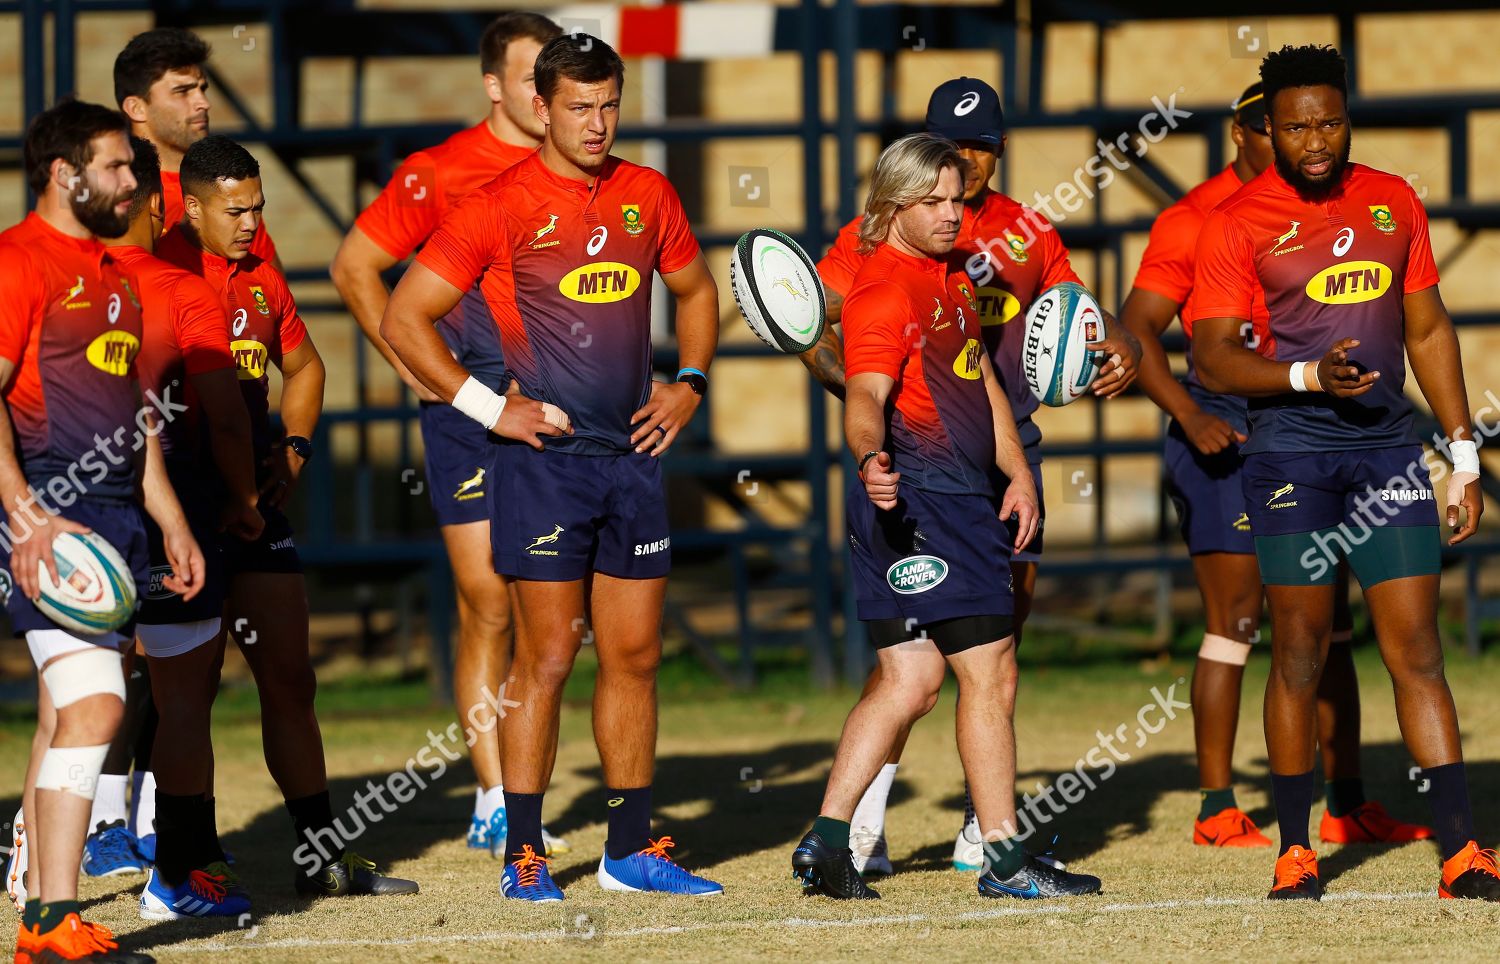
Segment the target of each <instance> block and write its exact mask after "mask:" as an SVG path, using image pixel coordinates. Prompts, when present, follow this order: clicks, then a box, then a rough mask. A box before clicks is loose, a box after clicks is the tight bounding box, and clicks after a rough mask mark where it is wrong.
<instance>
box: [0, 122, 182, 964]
mask: <svg viewBox="0 0 1500 964" xmlns="http://www.w3.org/2000/svg"><path fill="white" fill-rule="evenodd" d="M23 155H24V160H25V165H26V176H27V184H28V186H29V187H30V188H31V190H32V192H33V193H34V194H35V195H36V197H37V204H36V208H35V210H34V211H32V213H31V214H29V215H28V216H27V217H26V219H25V220H24V221H22V222H21V223H20V224H18V225H16V226H15V227H12V228H10V229H8V230H6V231H5V232H3V233H0V278H4V279H5V285H6V297H5V299H4V301H3V304H0V385H3V391H0V397H3V402H4V404H3V405H0V508H3V512H4V516H5V519H4V520H3V523H0V530H3V535H4V538H3V540H0V552H3V554H4V559H3V565H4V570H0V575H3V580H0V582H3V597H4V600H5V603H6V608H7V610H8V612H9V615H10V621H11V627H12V629H13V631H14V632H15V633H16V634H17V635H23V636H25V637H26V642H27V646H28V647H29V648H30V650H31V655H32V659H33V661H34V662H35V663H36V666H37V670H38V676H39V679H38V690H39V693H40V699H39V703H38V710H37V733H36V738H35V740H34V741H33V743H32V753H31V761H30V765H29V766H28V767H27V773H26V789H25V791H24V806H23V809H24V811H25V814H26V817H27V830H26V833H27V834H28V836H29V841H28V842H29V848H28V849H29V850H30V867H29V878H30V879H29V881H28V884H29V889H30V892H29V896H28V899H27V901H26V905H25V911H24V914H23V916H22V919H21V925H20V932H19V934H18V936H17V940H16V960H18V961H22V962H29V961H33V960H35V961H43V960H46V961H53V960H67V961H74V960H79V961H149V960H151V958H149V957H147V956H145V955H140V954H130V953H126V952H123V951H121V950H119V948H118V945H117V944H116V943H115V941H114V939H113V937H112V935H111V934H110V932H109V931H108V930H107V929H106V928H104V927H101V926H99V925H97V924H92V923H85V922H83V921H82V919H81V918H80V916H79V903H78V871H79V864H80V861H81V860H82V857H83V842H84V837H85V836H86V834H87V831H88V818H89V812H90V809H91V800H92V798H93V796H94V789H95V782H96V780H97V778H98V775H99V772H100V769H101V767H102V766H103V763H104V757H105V754H106V752H107V751H108V749H109V742H110V739H111V738H112V737H113V736H114V731H115V729H116V727H118V726H119V723H120V719H121V716H122V714H123V711H124V697H125V678H124V673H123V671H122V667H121V658H120V650H121V646H122V645H123V644H124V643H126V642H127V641H128V640H129V639H130V638H131V632H132V628H133V627H132V625H131V624H129V623H127V624H126V625H125V626H123V627H121V629H120V630H119V631H117V632H108V633H103V634H100V635H88V636H84V635H81V634H78V633H76V632H73V631H70V630H67V629H63V628H62V627H60V626H59V625H58V624H56V623H54V622H53V621H52V620H51V619H49V618H48V617H47V616H45V615H44V614H43V613H42V612H41V610H40V609H38V608H37V606H36V605H35V601H36V599H37V598H38V596H39V594H40V587H41V585H42V583H41V580H42V579H48V580H50V581H51V582H52V583H53V584H56V583H57V581H58V575H57V565H56V563H55V561H54V559H53V555H52V540H53V539H54V538H56V537H57V536H58V535H60V534H62V533H85V532H93V533H95V534H97V535H98V536H99V537H101V538H103V539H105V540H106V541H108V542H109V543H110V545H112V546H113V547H114V548H115V549H116V551H118V552H119V553H120V554H121V556H122V557H123V558H124V559H125V560H126V562H127V564H128V565H129V566H130V570H131V575H132V577H133V578H134V580H135V584H136V585H137V586H144V585H146V584H147V581H148V580H149V565H148V562H147V558H148V557H147V551H146V529H145V526H144V524H143V522H142V513H141V505H142V501H141V500H140V499H138V493H139V495H140V497H141V499H143V501H144V506H145V509H146V512H147V513H149V514H150V515H151V517H152V518H153V519H154V520H155V521H156V523H157V524H158V525H159V526H160V529H161V532H162V534H163V541H164V550H163V551H164V556H165V558H166V560H167V564H168V565H169V566H170V567H171V572H170V573H168V574H166V575H165V576H164V579H163V583H164V585H166V586H168V587H169V588H171V589H172V590H173V591H175V592H178V593H180V594H181V595H182V596H183V598H184V599H191V598H192V597H193V596H194V595H196V594H197V593H198V591H199V590H200V589H201V588H202V586H203V569H204V561H203V555H202V553H201V551H200V550H199V548H198V545H197V543H196V541H195V540H194V538H193V534H192V532H191V531H190V529H189V527H188V524H187V520H186V518H185V517H184V515H183V511H182V507H181V505H180V504H179V503H178V501H177V497H176V495H175V494H174V493H173V492H172V488H171V486H170V485H166V484H164V478H165V475H164V472H163V469H162V465H161V448H160V445H159V443H158V440H157V438H156V435H155V432H154V426H155V425H157V424H159V421H158V420H159V419H161V418H163V417H165V416H166V415H167V414H169V411H168V410H163V411H160V412H158V413H157V414H156V415H152V414H151V411H150V409H149V408H146V407H143V406H142V404H141V394H140V386H139V384H138V382H137V379H136V367H135V360H136V354H137V352H138V350H139V348H140V344H141V337H142V323H141V311H140V306H139V303H138V302H137V300H136V297H135V294H134V293H133V292H132V291H131V289H130V288H129V286H128V285H127V284H126V283H125V281H124V279H123V278H122V276H121V273H120V270H119V268H118V266H117V265H116V263H115V260H114V259H113V258H112V257H110V255H109V253H108V252H107V251H106V250H105V249H104V247H103V245H102V244H101V243H100V241H99V239H100V238H104V237H115V236H118V235H120V234H122V233H123V232H124V231H125V230H126V227H127V226H128V223H129V222H128V220H127V218H126V214H127V212H128V210H129V208H130V205H131V196H132V193H133V192H134V190H135V178H134V177H133V175H132V174H131V170H130V161H131V151H130V141H129V126H128V124H127V122H126V120H125V118H124V116H123V115H121V114H119V113H118V112H117V111H114V110H110V109H109V108H107V107H102V106H99V105H97V104H88V103H83V102H80V101H76V100H65V101H63V102H62V103H60V104H58V105H57V106H56V107H53V108H51V109H50V110H47V111H44V112H42V113H41V114H39V115H38V116H37V117H36V118H35V119H34V120H33V121H32V122H31V124H30V125H29V126H28V128H27V131H26V136H25V140H24V146H23ZM132 433H133V436H132ZM143 450H144V453H143ZM143 466H144V474H143V473H142V467H143ZM38 508H40V509H41V510H42V511H40V512H39V511H37V509H38ZM38 567H43V568H44V570H45V571H44V572H42V573H39V572H38ZM132 623H133V620H132Z"/></svg>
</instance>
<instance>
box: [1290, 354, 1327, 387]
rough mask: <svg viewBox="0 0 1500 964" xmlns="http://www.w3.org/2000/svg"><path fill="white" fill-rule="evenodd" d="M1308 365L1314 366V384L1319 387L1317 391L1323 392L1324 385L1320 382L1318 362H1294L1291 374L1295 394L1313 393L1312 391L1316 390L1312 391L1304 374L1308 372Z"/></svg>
mask: <svg viewBox="0 0 1500 964" xmlns="http://www.w3.org/2000/svg"><path fill="white" fill-rule="evenodd" d="M1308 365H1311V366H1313V384H1314V385H1316V386H1318V388H1317V390H1319V391H1321V390H1322V388H1323V383H1322V382H1321V381H1319V380H1318V363H1317V362H1305V361H1294V362H1292V369H1291V372H1290V375H1291V382H1292V391H1294V392H1311V391H1314V389H1311V388H1308V387H1307V375H1306V374H1304V373H1305V372H1306V370H1307V366H1308Z"/></svg>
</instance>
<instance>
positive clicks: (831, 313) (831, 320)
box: [797, 288, 844, 399]
mask: <svg viewBox="0 0 1500 964" xmlns="http://www.w3.org/2000/svg"><path fill="white" fill-rule="evenodd" d="M826 295H827V298H828V322H827V324H826V325H825V327H824V328H823V337H822V338H819V339H818V343H817V344H816V345H814V346H812V347H811V348H809V349H808V350H807V351H805V352H803V353H802V354H801V355H799V356H797V357H799V358H801V359H802V364H804V365H806V366H807V370H808V371H809V372H811V373H812V376H813V377H814V378H816V379H817V380H818V381H819V382H821V383H822V385H823V387H824V388H826V389H828V390H829V391H830V392H832V393H833V395H834V397H836V398H839V399H843V397H844V339H843V338H842V337H840V336H839V332H838V329H837V328H836V327H835V326H836V325H837V324H838V323H839V318H840V317H841V316H842V315H843V312H844V296H843V295H841V294H839V293H838V292H837V291H834V290H833V289H832V288H828V289H826Z"/></svg>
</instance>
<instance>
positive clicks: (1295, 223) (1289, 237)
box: [1268, 221, 1302, 254]
mask: <svg viewBox="0 0 1500 964" xmlns="http://www.w3.org/2000/svg"><path fill="white" fill-rule="evenodd" d="M1301 226H1302V222H1301V221H1293V222H1292V229H1291V230H1290V231H1288V232H1287V233H1286V234H1283V235H1282V236H1281V237H1279V238H1277V239H1276V243H1275V244H1273V245H1271V250H1270V252H1268V253H1271V254H1274V253H1275V252H1276V249H1277V248H1279V247H1281V246H1282V245H1283V244H1286V243H1287V242H1288V241H1290V240H1292V239H1293V238H1295V237H1296V236H1297V228H1299V227H1301Z"/></svg>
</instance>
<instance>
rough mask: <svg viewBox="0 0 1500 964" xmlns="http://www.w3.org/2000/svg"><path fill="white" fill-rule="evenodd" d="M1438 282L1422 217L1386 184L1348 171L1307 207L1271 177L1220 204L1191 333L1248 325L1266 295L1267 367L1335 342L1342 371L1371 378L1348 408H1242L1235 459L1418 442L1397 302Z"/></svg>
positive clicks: (1306, 400)
mask: <svg viewBox="0 0 1500 964" xmlns="http://www.w3.org/2000/svg"><path fill="white" fill-rule="evenodd" d="M1437 283H1438V272H1437V265H1436V264H1435V263H1434V261H1433V258H1432V244H1431V241H1430V240H1429V238H1428V233H1427V212H1426V211H1425V210H1423V208H1422V202H1421V201H1419V200H1418V199H1417V195H1416V193H1415V192H1414V191H1412V189H1411V186H1410V185H1409V184H1407V183H1406V181H1404V180H1403V179H1401V178H1400V177H1397V176H1396V175H1394V174H1387V173H1385V172H1383V171H1377V170H1375V169H1373V168H1369V167H1365V166H1364V165H1363V164H1350V165H1349V167H1348V170H1347V171H1346V172H1345V174H1344V177H1343V181H1342V183H1341V184H1340V185H1339V187H1338V189H1337V190H1336V191H1335V193H1334V194H1333V195H1332V196H1331V197H1329V198H1327V199H1326V200H1322V201H1309V200H1307V199H1305V198H1303V197H1302V196H1301V195H1300V194H1299V193H1298V192H1297V190H1296V189H1295V188H1294V187H1293V186H1292V185H1291V184H1289V183H1287V182H1286V181H1285V180H1284V179H1283V178H1282V177H1281V175H1280V174H1279V173H1277V171H1276V168H1275V167H1271V168H1268V169H1267V170H1266V171H1264V172H1263V173H1261V174H1260V176H1258V177H1256V178H1255V179H1254V180H1252V181H1250V182H1249V183H1248V184H1246V185H1245V186H1244V187H1242V188H1240V189H1239V190H1238V191H1236V192H1235V193H1234V195H1233V196H1232V197H1230V198H1229V199H1228V200H1227V201H1224V202H1223V203H1222V204H1220V205H1219V206H1218V207H1217V208H1215V209H1214V211H1213V213H1212V214H1210V215H1209V217H1208V221H1207V222H1206V223H1205V224H1204V226H1203V233H1202V235H1201V236H1200V237H1199V240H1198V264H1197V271H1196V273H1195V274H1194V277H1193V294H1192V297H1191V298H1190V299H1189V300H1188V308H1187V311H1186V312H1185V314H1184V316H1183V322H1184V325H1185V326H1187V327H1188V328H1189V333H1191V326H1192V325H1193V324H1195V323H1197V322H1199V321H1202V320H1203V319H1205V318H1235V319H1249V318H1250V317H1251V313H1252V311H1253V307H1254V302H1255V296H1256V292H1257V291H1264V295H1265V302H1266V311H1267V314H1268V317H1269V321H1268V324H1269V326H1270V339H1269V341H1270V347H1271V357H1272V358H1274V359H1276V360H1277V361H1309V362H1316V361H1318V360H1319V359H1321V358H1322V357H1323V356H1324V355H1325V354H1327V352H1328V349H1329V348H1330V347H1331V346H1332V345H1333V344H1334V343H1335V342H1337V341H1338V340H1339V339H1341V338H1357V339H1359V342H1360V344H1359V347H1357V348H1355V349H1353V350H1352V351H1351V352H1350V353H1349V360H1350V363H1351V364H1353V365H1357V366H1360V367H1362V368H1364V369H1365V370H1367V371H1378V372H1380V379H1379V380H1378V381H1376V382H1375V385H1374V387H1373V388H1371V389H1370V390H1369V391H1368V392H1365V393H1364V394H1363V395H1359V396H1356V397H1354V398H1335V397H1334V396H1332V395H1328V394H1325V393H1323V392H1308V393H1293V392H1292V391H1291V389H1290V386H1288V390H1287V393H1286V394H1285V395H1277V396H1272V397H1268V398H1255V399H1251V400H1250V406H1249V407H1250V441H1249V442H1248V443H1246V445H1245V446H1244V448H1243V449H1242V451H1244V452H1329V451H1349V450H1355V449H1372V448H1388V447H1393V446H1397V445H1406V444H1409V443H1411V442H1413V441H1415V438H1416V437H1415V435H1414V434H1413V432H1412V406H1411V402H1410V401H1408V400H1407V398H1406V394H1405V392H1404V391H1403V386H1404V383H1405V381H1406V325H1405V307H1404V304H1403V299H1404V298H1405V296H1406V295H1408V294H1411V293H1413V292H1416V291H1421V290H1423V289H1425V288H1430V287H1432V286H1433V285H1435V284H1437Z"/></svg>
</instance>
